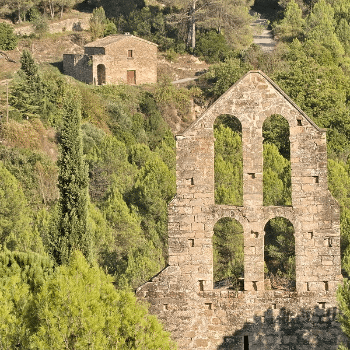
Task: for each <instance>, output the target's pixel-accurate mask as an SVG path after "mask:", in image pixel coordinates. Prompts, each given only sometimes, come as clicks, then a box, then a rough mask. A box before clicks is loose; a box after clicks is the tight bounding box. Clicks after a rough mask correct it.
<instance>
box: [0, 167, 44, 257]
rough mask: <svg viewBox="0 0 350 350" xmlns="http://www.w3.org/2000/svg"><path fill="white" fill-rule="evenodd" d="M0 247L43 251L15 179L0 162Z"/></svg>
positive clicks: (25, 201)
mask: <svg viewBox="0 0 350 350" xmlns="http://www.w3.org/2000/svg"><path fill="white" fill-rule="evenodd" d="M0 178H1V182H0V205H1V208H2V209H1V213H0V247H2V248H7V249H10V250H20V251H30V250H34V251H43V245H42V242H41V239H40V237H39V236H38V234H36V233H35V232H33V230H32V227H31V213H30V210H29V207H28V203H27V200H26V198H25V196H24V194H23V191H22V188H21V186H20V184H19V182H18V181H17V179H16V178H15V177H14V176H13V175H12V174H11V173H10V172H9V171H8V170H7V169H6V168H5V167H4V165H3V163H2V162H0Z"/></svg>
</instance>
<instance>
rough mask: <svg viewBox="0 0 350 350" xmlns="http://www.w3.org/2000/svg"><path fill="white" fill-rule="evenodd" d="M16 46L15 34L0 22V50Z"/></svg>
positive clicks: (8, 26)
mask: <svg viewBox="0 0 350 350" xmlns="http://www.w3.org/2000/svg"><path fill="white" fill-rule="evenodd" d="M16 47H17V35H16V34H15V33H14V32H13V28H12V27H11V26H10V25H9V24H6V23H0V50H13V49H15V48H16Z"/></svg>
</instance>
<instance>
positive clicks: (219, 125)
mask: <svg viewBox="0 0 350 350" xmlns="http://www.w3.org/2000/svg"><path fill="white" fill-rule="evenodd" d="M214 137H215V161H214V170H215V203H216V204H230V205H237V206H242V205H243V156H242V125H241V122H240V121H239V120H238V119H237V118H236V117H234V116H231V115H220V116H219V117H218V118H216V121H215V124H214Z"/></svg>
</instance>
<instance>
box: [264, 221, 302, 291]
mask: <svg viewBox="0 0 350 350" xmlns="http://www.w3.org/2000/svg"><path fill="white" fill-rule="evenodd" d="M264 230H265V245H264V261H265V288H267V289H285V290H289V291H294V290H295V238H294V227H293V224H292V223H291V222H290V221H289V220H287V219H285V218H282V217H276V218H274V219H271V220H270V221H268V223H267V224H266V225H265V229H264Z"/></svg>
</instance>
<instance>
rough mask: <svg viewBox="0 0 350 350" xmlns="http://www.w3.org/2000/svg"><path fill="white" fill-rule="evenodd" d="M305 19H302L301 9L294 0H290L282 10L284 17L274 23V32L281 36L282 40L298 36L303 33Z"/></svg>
mask: <svg viewBox="0 0 350 350" xmlns="http://www.w3.org/2000/svg"><path fill="white" fill-rule="evenodd" d="M304 25H305V21H304V19H303V14H302V10H301V8H300V7H299V5H298V4H297V3H296V2H295V1H294V0H292V1H290V2H289V3H288V5H287V7H286V10H285V12H284V18H283V19H282V21H281V22H280V23H279V24H278V25H276V27H275V29H274V32H275V34H277V35H278V36H280V37H281V39H282V40H291V39H293V38H296V37H299V36H300V35H301V34H302V33H303V27H304Z"/></svg>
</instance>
